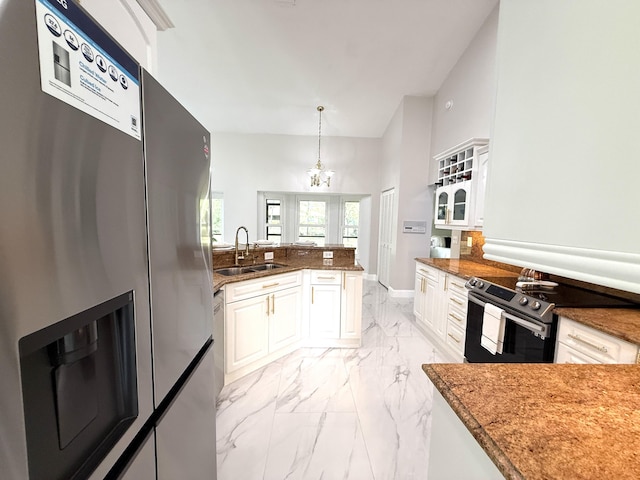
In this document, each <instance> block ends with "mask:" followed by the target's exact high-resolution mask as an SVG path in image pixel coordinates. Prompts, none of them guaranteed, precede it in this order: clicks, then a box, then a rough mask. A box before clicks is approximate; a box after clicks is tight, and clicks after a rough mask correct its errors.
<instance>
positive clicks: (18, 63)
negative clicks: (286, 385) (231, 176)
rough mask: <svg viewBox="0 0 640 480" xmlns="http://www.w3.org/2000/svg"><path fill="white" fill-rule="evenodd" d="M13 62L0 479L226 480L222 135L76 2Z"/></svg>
mask: <svg viewBox="0 0 640 480" xmlns="http://www.w3.org/2000/svg"><path fill="white" fill-rule="evenodd" d="M0 61H1V62H2V65H3V68H2V69H0V86H1V88H0V152H1V153H0V168H1V174H0V378H2V381H3V386H2V390H1V392H0V472H2V474H1V475H2V478H3V479H9V480H11V479H20V480H22V479H28V478H29V479H39V478H46V479H62V478H64V479H81V478H92V479H98V478H127V479H136V480H138V479H143V480H144V479H156V478H159V479H170V478H212V479H215V478H216V474H215V403H214V402H215V399H214V394H213V386H212V385H213V360H212V358H213V355H212V353H211V350H212V349H211V342H212V328H211V325H212V307H211V304H212V297H213V295H212V292H211V287H212V285H211V265H210V259H211V256H210V254H209V252H208V246H207V236H208V232H207V228H208V225H209V223H208V222H207V220H206V212H207V211H208V210H207V203H208V201H209V197H208V193H209V151H208V148H209V146H208V145H209V134H208V133H207V132H206V130H205V129H203V128H202V126H201V125H199V124H198V123H197V122H196V121H195V120H194V119H193V118H192V117H191V116H190V115H189V114H188V112H186V110H185V109H184V108H183V107H181V106H180V105H179V103H178V102H176V101H175V100H174V99H173V98H172V97H171V96H170V95H168V94H167V93H166V92H165V91H164V89H162V87H160V85H159V84H158V83H157V82H156V81H155V80H153V79H152V78H151V77H150V76H149V75H148V74H146V72H144V73H143V72H142V71H141V69H140V67H139V65H138V64H137V63H136V62H135V61H134V60H133V58H131V57H130V56H129V55H128V54H127V53H126V52H125V51H124V50H123V49H122V48H121V47H120V46H119V45H118V44H117V43H116V42H115V41H114V40H113V39H112V38H111V37H110V36H109V35H108V34H107V33H106V32H104V31H103V30H102V29H101V28H100V26H99V25H97V24H96V23H95V22H94V21H93V20H92V19H91V18H90V17H89V16H88V15H86V13H85V12H84V11H83V10H82V9H81V8H80V7H78V6H77V5H76V4H75V3H73V2H72V1H71V0H66V1H63V0H4V1H3V2H2V3H1V4H0ZM156 129H157V130H156ZM176 472H180V474H177V473H176Z"/></svg>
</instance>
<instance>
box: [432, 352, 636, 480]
mask: <svg viewBox="0 0 640 480" xmlns="http://www.w3.org/2000/svg"><path fill="white" fill-rule="evenodd" d="M422 368H423V370H424V371H425V373H426V374H427V376H428V377H429V379H431V381H432V382H433V384H434V385H435V387H436V388H437V389H438V391H439V392H440V393H441V394H442V396H443V397H444V398H445V399H446V401H447V402H448V403H449V405H450V406H451V408H452V409H453V411H454V412H455V413H456V414H457V415H458V417H459V418H460V419H461V420H462V422H463V423H464V424H465V425H466V427H467V428H468V429H469V431H470V432H471V434H472V435H473V437H474V438H475V439H476V440H477V441H478V443H479V444H480V446H481V447H482V448H483V449H484V450H485V452H486V453H487V455H488V456H489V458H491V460H492V461H493V462H494V463H495V464H496V466H497V467H498V469H499V470H500V471H501V472H502V474H503V475H504V476H505V477H506V478H507V479H527V480H538V479H540V480H542V479H545V480H546V479H579V480H587V479H594V480H596V479H597V480H601V479H616V480H624V479H630V480H631V479H634V480H635V479H636V478H637V477H638V472H640V366H638V365H555V364H535V365H532V364H427V365H423V366H422Z"/></svg>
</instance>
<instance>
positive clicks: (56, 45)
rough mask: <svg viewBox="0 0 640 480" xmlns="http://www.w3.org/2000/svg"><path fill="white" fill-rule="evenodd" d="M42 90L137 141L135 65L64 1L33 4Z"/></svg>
mask: <svg viewBox="0 0 640 480" xmlns="http://www.w3.org/2000/svg"><path fill="white" fill-rule="evenodd" d="M35 2H36V16H37V26H38V27H37V31H38V51H39V55H40V84H41V87H42V91H43V92H45V93H47V94H49V95H51V96H53V97H55V98H57V99H59V100H61V101H63V102H65V103H67V104H69V105H71V106H73V107H75V108H77V109H78V110H82V111H83V112H85V113H87V114H89V115H91V116H92V117H95V118H97V119H99V120H101V121H103V122H105V123H107V124H109V125H111V126H113V127H115V128H117V129H118V130H121V131H123V132H125V133H127V134H129V135H131V136H132V137H135V138H137V139H138V140H140V138H141V134H140V74H139V70H138V64H137V63H136V61H135V60H134V59H133V58H132V57H131V56H130V55H129V54H127V53H126V52H125V51H124V50H123V49H122V48H120V46H119V45H118V44H117V43H115V42H114V41H113V40H112V39H111V37H109V36H108V35H107V34H106V33H105V32H104V31H103V30H102V29H101V28H100V27H99V26H98V25H97V24H96V23H95V22H94V21H93V20H92V19H91V18H90V17H89V16H87V15H86V14H85V13H84V11H83V10H82V9H81V8H80V7H78V6H77V5H76V4H74V3H73V2H71V1H68V0H35Z"/></svg>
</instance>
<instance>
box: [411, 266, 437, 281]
mask: <svg viewBox="0 0 640 480" xmlns="http://www.w3.org/2000/svg"><path fill="white" fill-rule="evenodd" d="M416 273H417V274H419V275H422V276H423V277H426V278H428V279H430V280H433V281H434V282H437V281H438V270H436V269H435V268H431V267H427V266H425V265H423V264H422V263H416Z"/></svg>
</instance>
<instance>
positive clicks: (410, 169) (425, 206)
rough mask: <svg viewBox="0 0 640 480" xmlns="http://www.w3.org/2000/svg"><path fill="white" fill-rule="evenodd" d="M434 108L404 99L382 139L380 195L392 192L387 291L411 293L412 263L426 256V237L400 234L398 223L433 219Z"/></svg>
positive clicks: (425, 101)
mask: <svg viewBox="0 0 640 480" xmlns="http://www.w3.org/2000/svg"><path fill="white" fill-rule="evenodd" d="M432 110H433V99H432V98H427V97H411V96H407V97H404V98H403V100H402V102H401V103H400V105H399V106H398V109H397V110H396V112H395V114H394V116H393V118H392V119H391V122H390V123H389V126H388V127H387V130H386V131H385V134H384V136H383V139H382V152H383V153H382V154H383V163H382V166H381V169H380V172H381V174H380V187H381V188H380V192H382V191H383V190H387V189H389V188H394V189H395V192H396V195H395V205H394V215H393V216H394V218H396V219H397V221H396V225H395V229H394V235H393V241H392V244H393V246H392V251H391V265H390V274H389V283H390V285H389V288H390V289H391V290H406V291H408V290H413V287H414V276H415V266H414V263H413V259H414V258H415V257H428V256H429V236H428V234H424V235H423V234H406V233H402V222H403V221H404V220H414V221H425V222H427V225H430V224H431V221H432V217H433V204H432V202H433V199H432V195H430V194H428V189H427V175H428V171H429V152H430V142H431V118H432ZM378 196H379V194H378ZM378 203H379V199H378ZM376 214H377V213H376ZM376 249H377V247H376ZM376 251H377V250H376Z"/></svg>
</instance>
